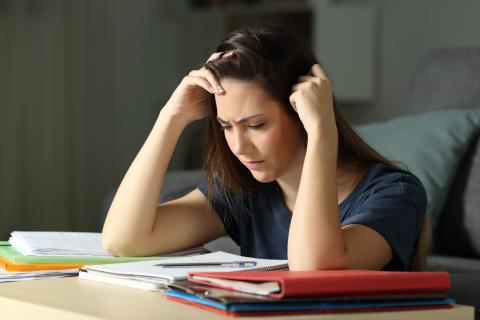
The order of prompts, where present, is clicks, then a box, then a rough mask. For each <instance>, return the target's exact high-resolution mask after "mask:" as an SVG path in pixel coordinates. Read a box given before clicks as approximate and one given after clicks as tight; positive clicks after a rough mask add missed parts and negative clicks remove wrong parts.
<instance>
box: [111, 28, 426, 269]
mask: <svg viewBox="0 0 480 320" xmlns="http://www.w3.org/2000/svg"><path fill="white" fill-rule="evenodd" d="M202 118H206V159H205V160H206V171H207V181H205V182H203V183H201V184H200V185H199V186H198V188H197V189H195V190H194V191H192V192H190V193H189V194H187V195H186V196H184V197H181V198H179V199H177V200H173V201H169V202H166V203H163V204H158V203H157V200H158V195H159V193H160V190H161V186H162V182H163V178H164V176H165V172H166V169H167V166H168V163H169V161H170V158H171V155H172V153H173V150H174V147H175V145H176V143H177V140H178V138H179V136H180V134H181V133H182V131H183V130H184V128H185V127H186V126H187V125H188V124H189V123H191V122H192V121H195V120H198V119H202ZM425 209H426V193H425V190H424V188H423V186H422V184H421V183H420V181H419V180H418V179H417V178H416V177H415V176H414V175H412V174H411V173H409V172H406V171H403V170H401V169H399V168H398V167H397V166H395V165H394V164H393V163H392V162H390V161H388V160H387V159H385V158H384V157H382V156H381V155H379V154H378V153H377V152H375V151H374V150H373V149H372V148H370V147H369V146H368V145H367V144H366V143H365V142H364V141H363V140H362V139H361V138H360V137H359V136H358V135H357V134H356V133H355V132H354V131H353V130H352V128H351V127H350V125H349V124H348V123H347V122H346V121H345V120H344V119H343V118H342V116H341V115H340V114H339V112H338V110H337V108H336V106H335V101H334V98H333V94H332V88H331V83H330V80H329V77H328V75H327V74H326V72H325V70H324V69H323V68H322V67H321V66H320V65H319V64H318V62H317V60H316V58H315V57H314V55H313V54H312V53H311V52H310V50H308V49H307V48H306V47H305V46H304V45H303V44H302V42H301V41H299V40H298V39H297V38H295V37H294V36H292V35H290V34H288V33H286V32H285V31H283V30H281V29H277V28H260V29H246V30H240V31H236V32H233V33H232V34H230V35H229V36H227V38H226V39H225V40H224V41H222V42H221V43H220V44H219V45H218V46H217V48H216V50H215V52H214V53H213V54H212V55H211V57H210V58H209V59H208V61H207V62H206V63H205V65H204V66H203V67H202V68H201V69H199V70H193V71H191V72H190V73H189V75H187V76H186V77H184V78H183V80H182V81H181V83H180V84H179V86H178V87H177V88H176V90H175V91H174V92H173V94H172V96H171V98H170V99H169V101H168V102H167V104H166V105H165V106H164V107H163V109H162V110H161V112H160V114H159V116H158V119H157V121H156V123H155V125H154V127H153V129H152V131H151V133H150V135H149V136H148V138H147V140H146V142H145V144H144V145H143V147H142V148H141V150H140V152H139V153H138V155H137V157H136V158H135V160H134V161H133V163H132V165H131V167H130V168H129V170H128V172H127V173H126V175H125V177H124V179H123V181H122V183H121V185H120V187H119V189H118V191H117V193H116V196H115V198H114V200H113V203H112V205H111V207H110V210H109V212H108V216H107V219H106V221H105V225H104V228H103V244H104V247H105V248H106V249H107V250H108V251H110V252H112V253H113V254H116V255H129V256H136V255H142V256H145V255H154V254H161V253H165V252H169V251H175V250H179V249H184V248H187V247H192V246H197V245H201V244H203V243H205V242H208V241H210V240H213V239H215V238H217V237H220V236H222V235H224V234H228V235H230V236H231V237H232V238H233V240H235V241H236V242H237V243H238V244H239V245H240V246H241V252H242V255H245V256H253V257H258V258H272V259H274V258H278V259H288V261H289V266H290V270H315V269H340V268H341V269H346V268H357V269H376V270H381V269H385V270H421V269H422V268H423V262H424V260H425V255H426V248H427V247H428V234H427V228H426V226H427V224H428V220H427V219H426V217H427V216H426V215H425ZM422 226H423V227H422Z"/></svg>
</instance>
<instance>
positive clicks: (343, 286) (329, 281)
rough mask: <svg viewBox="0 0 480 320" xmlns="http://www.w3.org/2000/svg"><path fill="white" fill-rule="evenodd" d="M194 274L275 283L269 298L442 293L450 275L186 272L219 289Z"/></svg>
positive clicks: (374, 272)
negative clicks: (278, 286) (276, 290)
mask: <svg viewBox="0 0 480 320" xmlns="http://www.w3.org/2000/svg"><path fill="white" fill-rule="evenodd" d="M195 275H199V276H203V277H212V278H222V279H229V280H244V281H278V282H279V283H280V287H281V292H279V293H272V294H270V295H269V296H270V297H273V298H284V297H301V296H328V295H330V296H331V295H348V294H368V293H383V292H384V293H399V292H422V291H446V290H448V289H449V288H450V275H449V274H448V273H447V272H405V271H372V270H316V271H269V272H242V271H238V272H237V271H236V272H228V273H221V272H191V273H189V280H190V281H192V282H196V283H201V284H205V285H210V286H213V287H220V286H218V285H215V284H211V283H209V282H207V281H202V280H195V279H194V278H193V276H195ZM224 289H230V288H224Z"/></svg>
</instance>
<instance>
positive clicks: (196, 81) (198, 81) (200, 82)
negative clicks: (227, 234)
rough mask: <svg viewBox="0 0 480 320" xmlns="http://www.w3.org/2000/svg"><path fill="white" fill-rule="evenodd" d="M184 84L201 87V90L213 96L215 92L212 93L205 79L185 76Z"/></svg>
mask: <svg viewBox="0 0 480 320" xmlns="http://www.w3.org/2000/svg"><path fill="white" fill-rule="evenodd" d="M185 82H186V84H187V85H196V86H199V87H202V88H203V89H205V90H206V91H208V92H210V93H211V94H215V91H213V88H212V87H211V85H210V83H209V82H208V81H207V79H205V78H202V77H196V76H187V77H185Z"/></svg>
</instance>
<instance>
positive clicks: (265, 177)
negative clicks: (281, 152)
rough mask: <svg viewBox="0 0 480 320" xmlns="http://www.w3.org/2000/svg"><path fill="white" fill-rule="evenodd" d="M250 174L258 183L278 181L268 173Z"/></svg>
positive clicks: (256, 172) (253, 171) (255, 172)
mask: <svg viewBox="0 0 480 320" xmlns="http://www.w3.org/2000/svg"><path fill="white" fill-rule="evenodd" d="M250 173H251V174H252V176H253V177H254V178H255V180H257V181H258V182H262V183H269V182H272V181H275V180H277V176H276V175H272V174H269V173H268V172H264V171H255V170H252V171H250Z"/></svg>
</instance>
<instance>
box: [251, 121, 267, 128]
mask: <svg viewBox="0 0 480 320" xmlns="http://www.w3.org/2000/svg"><path fill="white" fill-rule="evenodd" d="M264 125H265V122H264V123H259V124H256V125H251V126H248V127H249V128H250V129H260V128H261V127H263V126H264Z"/></svg>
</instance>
